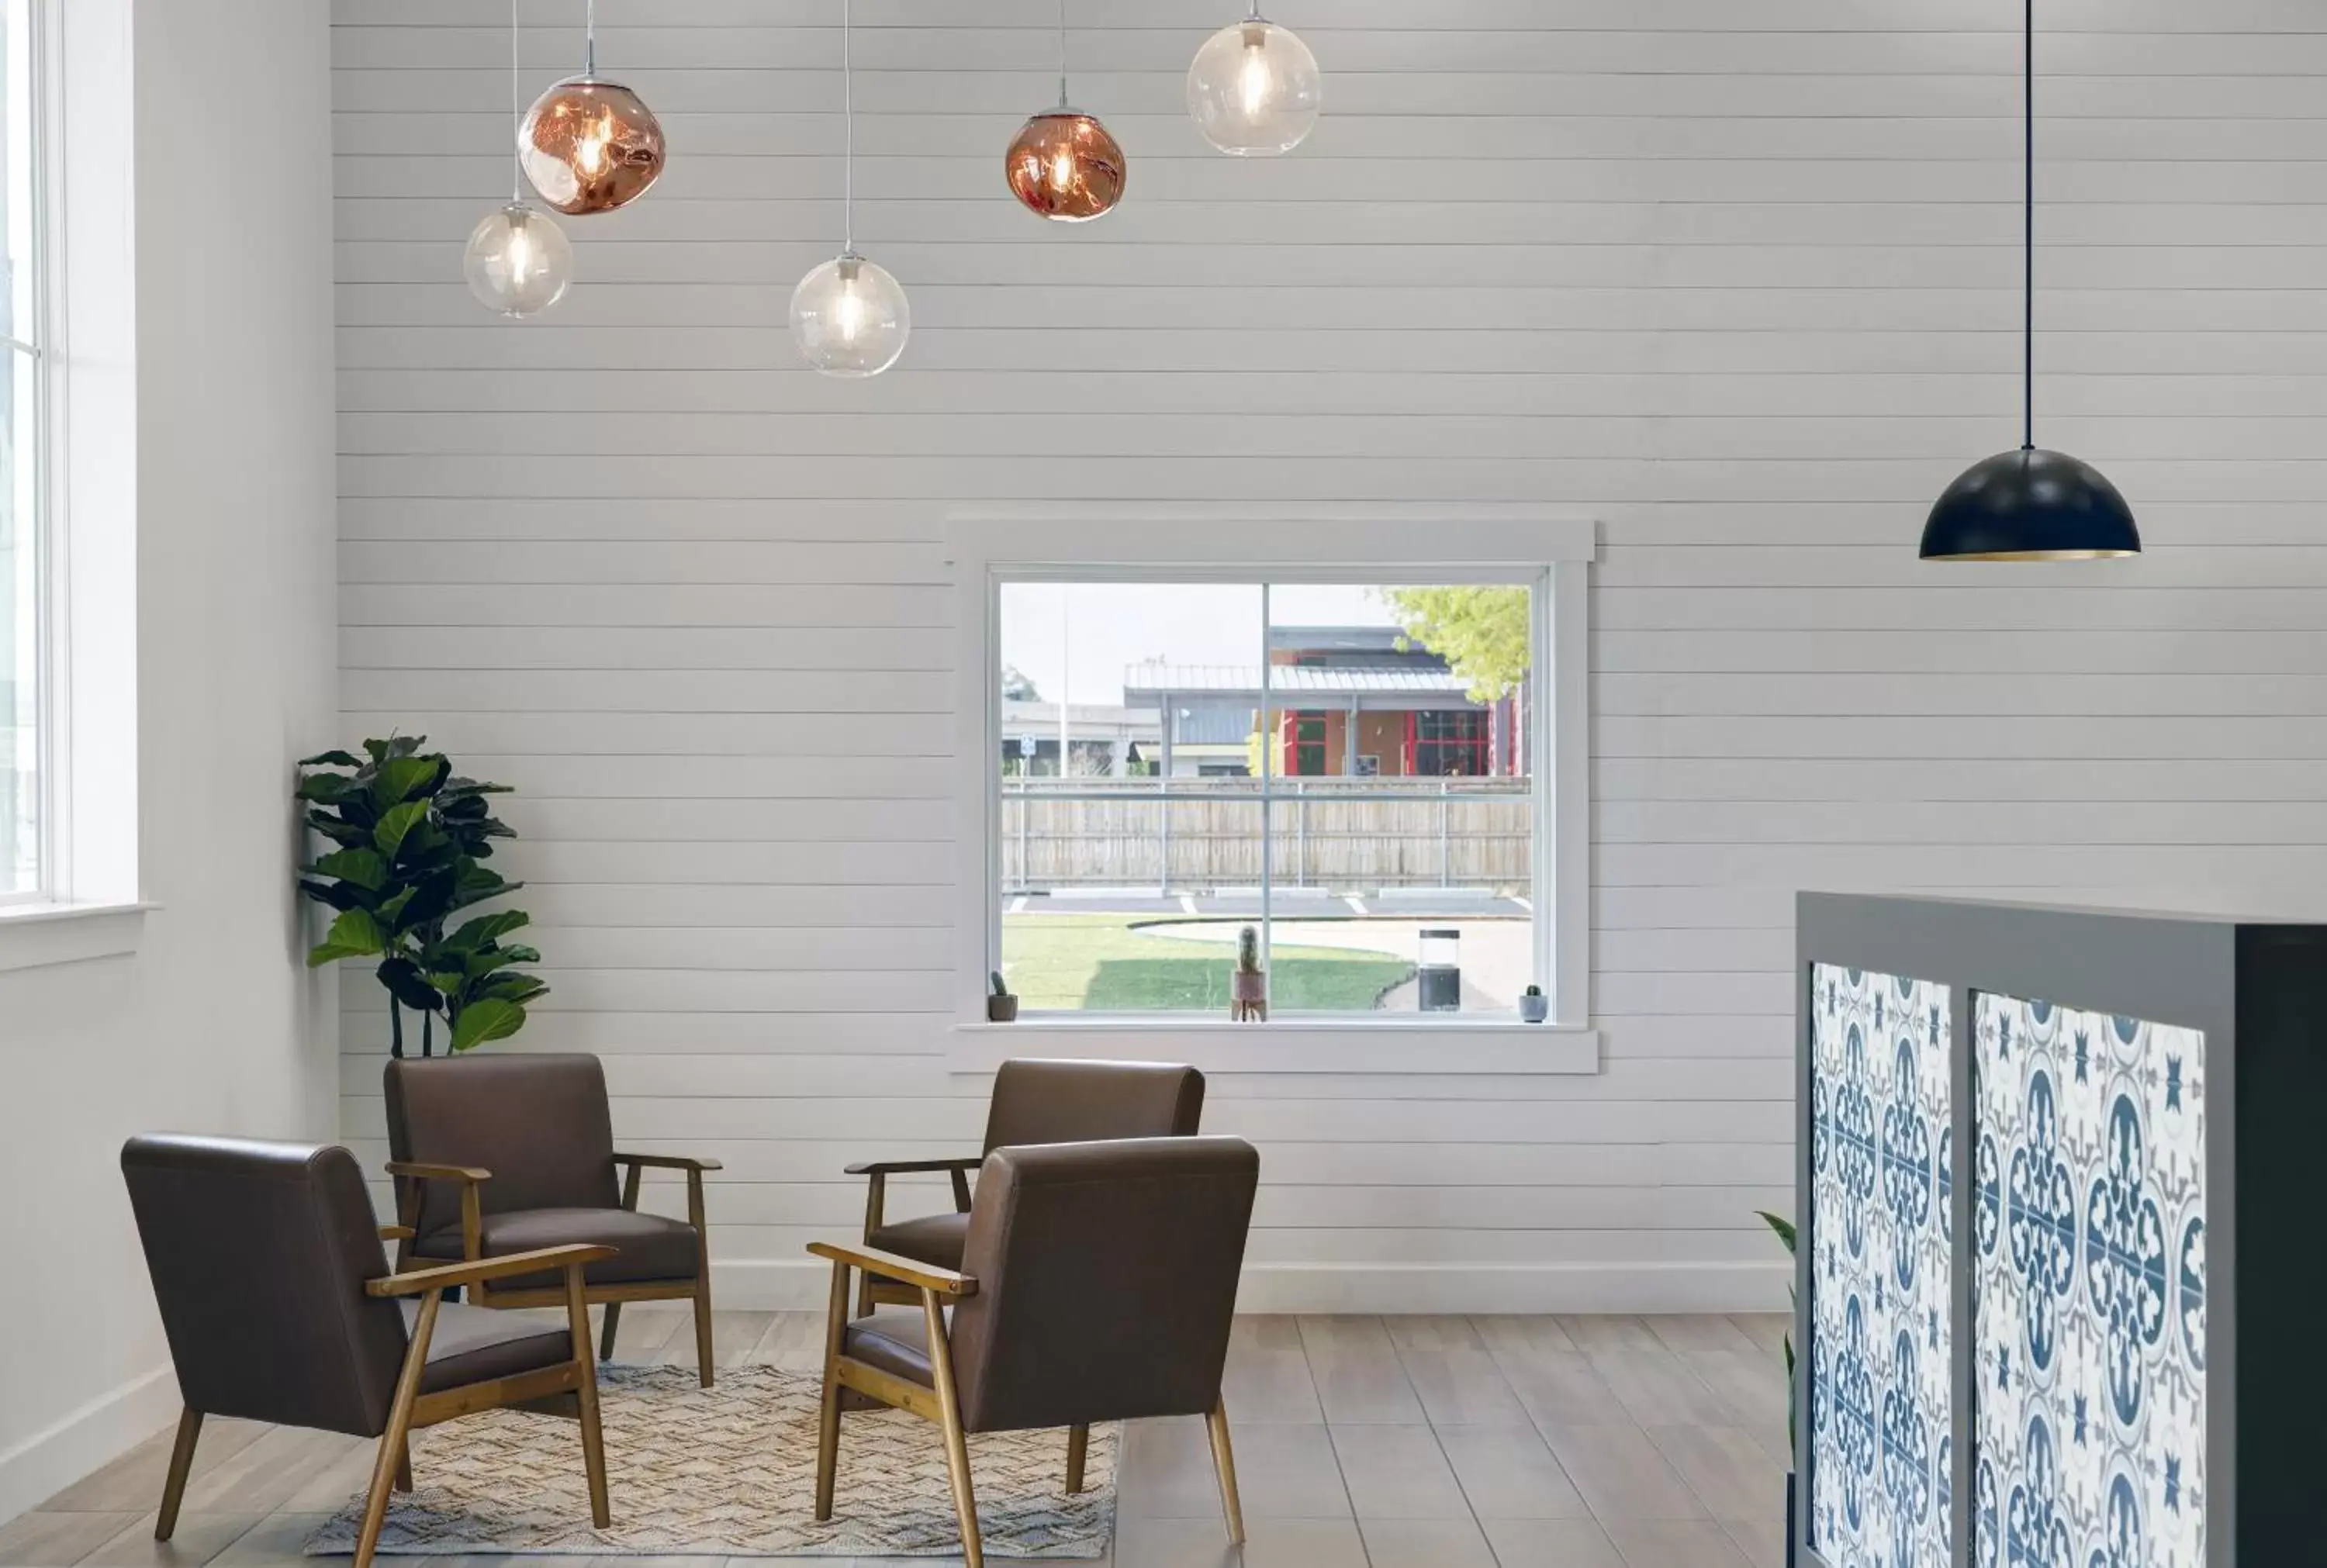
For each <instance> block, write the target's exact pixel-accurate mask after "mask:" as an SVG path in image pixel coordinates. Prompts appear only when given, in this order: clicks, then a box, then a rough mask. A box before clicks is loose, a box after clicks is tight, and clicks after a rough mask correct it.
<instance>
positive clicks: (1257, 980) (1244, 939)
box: [1229, 926, 1268, 1023]
mask: <svg viewBox="0 0 2327 1568" xmlns="http://www.w3.org/2000/svg"><path fill="white" fill-rule="evenodd" d="M1229 1020H1230V1021H1231V1022H1237V1023H1266V1022H1267V1021H1268V971H1267V970H1266V969H1263V968H1262V967H1261V966H1260V933H1259V932H1258V931H1256V930H1254V929H1252V928H1251V927H1250V926H1247V927H1246V928H1245V929H1243V930H1241V931H1238V933H1237V956H1236V967H1235V968H1233V969H1231V970H1229Z"/></svg>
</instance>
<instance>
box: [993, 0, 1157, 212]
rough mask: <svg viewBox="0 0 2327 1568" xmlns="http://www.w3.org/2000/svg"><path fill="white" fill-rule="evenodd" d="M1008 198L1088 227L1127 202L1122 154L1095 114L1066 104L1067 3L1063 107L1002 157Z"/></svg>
mask: <svg viewBox="0 0 2327 1568" xmlns="http://www.w3.org/2000/svg"><path fill="white" fill-rule="evenodd" d="M1002 170H1003V173H1004V174H1005V175H1006V176H1007V177H1008V179H1009V181H1010V193H1011V194H1012V195H1014V196H1015V197H1017V198H1018V200H1019V201H1020V202H1022V203H1023V205H1024V206H1025V208H1026V210H1028V211H1030V212H1033V213H1037V214H1039V215H1041V216H1042V217H1044V218H1051V219H1057V220H1058V221H1059V222H1061V223H1088V222H1089V221H1090V220H1091V219H1094V218H1100V217H1104V216H1105V215H1106V214H1107V213H1108V212H1111V211H1113V210H1115V204H1116V203H1117V202H1118V201H1122V200H1123V182H1124V180H1125V178H1126V173H1127V171H1126V168H1125V165H1124V159H1123V149H1122V147H1120V146H1118V145H1117V143H1116V140H1115V138H1114V137H1113V136H1111V135H1108V134H1107V127H1106V126H1103V125H1101V124H1099V123H1098V117H1097V116H1095V115H1087V114H1085V113H1083V112H1082V111H1081V110H1080V109H1078V108H1073V107H1069V105H1068V103H1067V0H1059V107H1057V108H1054V109H1045V110H1043V111H1042V113H1041V114H1038V115H1036V116H1034V117H1033V118H1032V119H1029V120H1028V121H1027V122H1026V123H1025V124H1024V125H1023V126H1019V127H1018V134H1017V135H1015V136H1014V137H1013V138H1011V142H1010V150H1009V151H1008V152H1007V153H1005V154H1003V155H1002Z"/></svg>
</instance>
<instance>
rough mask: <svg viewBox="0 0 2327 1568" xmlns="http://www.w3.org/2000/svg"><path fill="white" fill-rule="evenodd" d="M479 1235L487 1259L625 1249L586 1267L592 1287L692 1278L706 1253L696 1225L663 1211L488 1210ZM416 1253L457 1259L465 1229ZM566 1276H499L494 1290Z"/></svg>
mask: <svg viewBox="0 0 2327 1568" xmlns="http://www.w3.org/2000/svg"><path fill="white" fill-rule="evenodd" d="M479 1237H480V1240H481V1242H482V1244H483V1251H484V1255H486V1256H487V1257H501V1256H505V1255H508V1254H509V1253H513V1252H531V1251H533V1250H534V1249H535V1248H537V1247H543V1246H572V1245H574V1244H576V1243H579V1244H582V1245H584V1246H612V1247H619V1248H621V1250H620V1251H619V1252H617V1253H616V1254H615V1255H613V1256H612V1257H610V1258H606V1259H603V1261H601V1262H598V1263H593V1264H592V1265H590V1266H589V1267H588V1268H587V1269H586V1270H584V1273H583V1276H582V1277H583V1278H584V1280H586V1281H588V1282H589V1283H592V1284H593V1285H603V1284H619V1283H630V1282H633V1281H639V1280H691V1279H693V1278H694V1277H695V1274H696V1267H697V1265H698V1264H699V1262H700V1260H701V1256H702V1254H701V1251H700V1248H699V1246H698V1245H697V1243H696V1234H695V1227H693V1226H691V1225H689V1224H687V1222H686V1221H684V1220H679V1219H667V1218H664V1217H663V1216H661V1215H659V1214H634V1213H632V1212H631V1210H629V1209H519V1210H518V1211H517V1212H515V1213H512V1214H488V1215H486V1216H485V1217H484V1219H483V1221H482V1223H481V1225H480V1227H479ZM413 1251H414V1252H416V1253H417V1254H418V1255H420V1256H422V1257H427V1258H458V1257H459V1256H460V1255H461V1227H459V1226H457V1225H456V1226H453V1227H452V1228H450V1229H449V1230H439V1231H436V1232H435V1233H434V1234H432V1235H429V1236H426V1237H422V1238H421V1240H420V1241H419V1243H418V1244H417V1245H416V1246H414V1247H413ZM564 1279H565V1275H563V1274H557V1273H549V1274H526V1275H523V1276H522V1277H520V1278H518V1279H512V1280H496V1281H494V1282H493V1287H492V1288H495V1289H499V1290H513V1291H533V1290H551V1289H555V1288H556V1286H557V1285H558V1284H559V1283H562V1282H563V1280H564Z"/></svg>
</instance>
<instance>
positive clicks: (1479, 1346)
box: [0, 1307, 1786, 1568]
mask: <svg viewBox="0 0 2327 1568" xmlns="http://www.w3.org/2000/svg"><path fill="white" fill-rule="evenodd" d="M1784 1332H1785V1320H1784V1319H1782V1318H1779V1317H1762V1316H1755V1317H1658V1318H1640V1317H1473V1318H1463V1317H1438V1318H1422V1317H1402V1318H1373V1317H1314V1318H1306V1317H1304V1318H1290V1317H1266V1318H1264V1317H1255V1318H1242V1319H1239V1320H1238V1322H1237V1329H1236V1338H1235V1340H1234V1342H1233V1344H1232V1346H1231V1348H1230V1350H1229V1374H1228V1389H1227V1402H1228V1408H1229V1422H1230V1423H1231V1425H1232V1427H1233V1429H1234V1433H1235V1439H1236V1453H1237V1471H1238V1479H1239V1480H1240V1482H1241V1483H1242V1490H1243V1494H1244V1511H1245V1520H1246V1527H1247V1532H1248V1535H1249V1536H1250V1540H1249V1542H1248V1545H1246V1547H1245V1550H1244V1554H1243V1556H1242V1558H1241V1560H1240V1561H1241V1562H1242V1563H1244V1564H1245V1565H1246V1568H1474V1565H1475V1568H1780V1563H1782V1562H1783V1561H1784V1556H1785V1553H1784V1549H1783V1544H1782V1542H1781V1540H1780V1536H1781V1535H1782V1534H1783V1525H1782V1520H1783V1517H1784V1513H1785V1465H1786V1460H1785V1452H1786V1450H1785V1439H1786V1392H1785V1382H1784V1376H1783V1372H1782V1366H1781V1362H1780V1351H1779V1341H1780V1337H1781V1336H1782V1335H1783V1333H1784ZM823 1333H824V1330H823V1321H822V1319H821V1316H820V1315H819V1314H816V1313H809V1312H721V1313H718V1314H717V1315H716V1322H715V1342H716V1347H717V1351H716V1353H717V1355H718V1357H719V1359H720V1362H721V1363H722V1364H723V1365H733V1364H743V1363H746V1362H763V1363H771V1364H774V1365H777V1366H781V1367H794V1368H797V1369H799V1370H800V1371H804V1372H814V1371H816V1370H817V1369H818V1357H819V1356H820V1354H821V1352H822V1348H823ZM617 1356H618V1358H619V1359H621V1360H626V1361H668V1362H677V1363H681V1364H684V1365H687V1366H692V1365H694V1362H695V1343H694V1336H693V1334H692V1333H691V1332H689V1331H688V1330H687V1318H686V1316H685V1314H684V1313H683V1312H680V1311H657V1310H654V1309H648V1308H638V1307H634V1308H632V1309H631V1311H627V1312H625V1313H624V1314H623V1318H622V1326H621V1344H620V1345H619V1346H618V1347H617ZM674 1441H684V1439H683V1436H679V1437H675V1438H674ZM937 1441H938V1438H937V1431H936V1429H935V1428H934V1427H932V1428H931V1429H930V1442H931V1444H932V1445H935V1444H936V1442H937ZM168 1451H169V1436H168V1433H155V1434H154V1438H153V1439H152V1440H151V1441H149V1442H146V1443H145V1444H143V1445H142V1446H141V1447H139V1448H138V1449H137V1450H136V1451H134V1452H132V1453H130V1454H128V1455H126V1456H125V1457H123V1458H122V1459H120V1460H118V1461H116V1462H114V1463H113V1464H111V1465H108V1466H107V1467H106V1468H105V1469H104V1470H100V1471H98V1473H97V1474H95V1475H92V1476H90V1477H89V1478H88V1479H85V1480H82V1481H80V1482H79V1483H77V1484H75V1485H73V1486H71V1487H69V1488H67V1489H65V1490H64V1491H62V1492H60V1493H59V1494H57V1496H55V1497H53V1498H50V1499H49V1500H48V1502H46V1503H44V1504H43V1505H42V1507H40V1508H39V1509H37V1510H35V1511H34V1512H33V1513H30V1514H26V1515H24V1516H23V1517H20V1518H17V1519H15V1520H14V1521H13V1522H11V1523H9V1524H7V1525H5V1526H0V1568H68V1565H70V1564H89V1565H92V1568H113V1565H122V1568H128V1565H133V1564H149V1563H167V1564H173V1565H178V1568H197V1565H199V1564H203V1563H210V1564H214V1565H216V1568H290V1565H292V1564H296V1563H303V1562H304V1561H307V1560H305V1559H303V1558H301V1557H300V1555H299V1549H300V1546H301V1545H302V1544H303V1543H304V1541H305V1540H306V1537H307V1535H309V1533H310V1532H311V1531H312V1530H313V1528H314V1526H316V1525H318V1524H320V1523H321V1522H322V1519H323V1517H325V1516H326V1515H327V1514H329V1513H330V1512H331V1511H332V1509H334V1508H336V1507H338V1506H339V1505H340V1504H341V1502H343V1501H345V1500H346V1499H347V1498H349V1497H350V1496H352V1495H353V1494H354V1493H355V1492H357V1491H358V1490H360V1489H361V1488H362V1486H363V1485H364V1483H365V1481H366V1480H367V1479H369V1471H370V1466H371V1452H372V1445H371V1444H369V1443H368V1442H358V1441H356V1440H354V1439H351V1438H343V1437H333V1436H328V1435H324V1434H321V1433H309V1432H298V1431H293V1430H290V1429H288V1428H279V1427H266V1426H260V1425H257V1424H254V1423H248V1422H233V1421H214V1422H211V1423H210V1424H209V1425H208V1426H207V1427H206V1428H205V1430H204V1432H203V1434H202V1444H201V1455H200V1458H199V1460H198V1461H197V1463H196V1465H195V1469H194V1476H193V1479H192V1484H191V1485H190V1486H189V1488H188V1489H187V1493H186V1502H185V1511H184V1513H183V1515H182V1517H181V1518H180V1520H179V1524H178V1533H177V1539H176V1540H175V1541H173V1542H172V1543H170V1544H169V1545H157V1544H156V1543H155V1542H154V1539H153V1532H154V1505H155V1502H156V1500H157V1499H158V1498H160V1496H161V1490H162V1470H163V1465H164V1461H165V1460H166V1459H167V1457H168ZM575 1462H576V1463H577V1464H578V1463H579V1462H580V1461H579V1458H578V1456H577V1458H576V1461H575ZM614 1507H615V1508H616V1510H617V1511H618V1512H619V1510H620V1509H621V1496H620V1494H619V1492H617V1494H616V1496H615V1498H614ZM321 1561H322V1562H324V1563H329V1562H331V1561H334V1560H332V1559H323V1560H321ZM337 1561H344V1560H343V1559H340V1560H337ZM383 1561H388V1562H402V1563H407V1564H409V1565H411V1568H580V1565H581V1564H583V1563H587V1564H589V1568H725V1564H724V1563H723V1560H722V1559H720V1558H717V1557H597V1558H585V1559H575V1558H556V1559H547V1558H537V1557H498V1556H495V1557H435V1558H406V1559H383ZM823 1561H824V1562H825V1563H831V1564H835V1565H836V1568H838V1565H839V1564H840V1563H842V1562H843V1561H844V1560H841V1559H832V1558H827V1559H824V1560H823ZM881 1561H886V1562H889V1563H892V1564H895V1565H896V1568H907V1565H908V1564H911V1565H914V1568H930V1564H932V1563H937V1564H938V1565H939V1568H942V1564H943V1562H944V1560H942V1559H935V1560H933V1559H930V1558H918V1559H886V1560H883V1559H860V1560H859V1563H860V1564H861V1563H873V1562H881ZM996 1561H997V1562H998V1561H999V1559H996ZM1238 1562H1239V1559H1238V1556H1237V1554H1235V1553H1234V1552H1233V1551H1232V1550H1231V1549H1230V1548H1229V1546H1228V1545H1226V1542H1225V1539H1224V1536H1223V1535H1222V1532H1221V1526H1220V1498H1219V1494H1218V1493H1217V1492H1216V1491H1215V1490H1214V1489H1213V1483H1212V1473H1211V1461H1210V1453H1209V1451H1208V1450H1207V1449H1206V1447H1205V1442H1204V1431H1203V1426H1202V1423H1201V1422H1199V1421H1196V1420H1184V1421H1182V1420H1172V1421H1148V1422H1138V1423H1134V1424H1133V1425H1132V1427H1131V1429H1130V1430H1129V1431H1128V1432H1127V1433H1126V1434H1125V1439H1124V1449H1123V1459H1122V1474H1121V1490H1120V1498H1119V1509H1118V1514H1117V1526H1116V1544H1115V1555H1114V1557H1113V1559H1112V1561H1111V1563H1108V1564H1106V1565H1104V1568H1233V1565H1234V1564H1236V1563H1238ZM733 1563H734V1568H757V1563H756V1561H755V1560H753V1559H746V1558H737V1559H734V1560H733Z"/></svg>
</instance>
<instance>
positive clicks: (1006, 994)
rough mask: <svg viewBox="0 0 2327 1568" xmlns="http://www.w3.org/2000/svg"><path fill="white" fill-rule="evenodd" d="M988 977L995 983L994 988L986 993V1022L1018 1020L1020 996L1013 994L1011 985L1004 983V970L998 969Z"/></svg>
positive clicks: (1013, 1021) (1012, 1021)
mask: <svg viewBox="0 0 2327 1568" xmlns="http://www.w3.org/2000/svg"><path fill="white" fill-rule="evenodd" d="M986 978H987V979H988V980H989V981H991V982H992V983H993V987H994V988H993V990H991V991H990V992H988V993H987V994H986V1022H988V1023H1015V1022H1018V998H1017V997H1015V996H1014V995H1012V994H1010V987H1009V986H1007V985H1004V984H1003V983H1002V971H1001V970H999V969H996V970H995V971H994V972H993V973H992V974H990V975H987V976H986Z"/></svg>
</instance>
